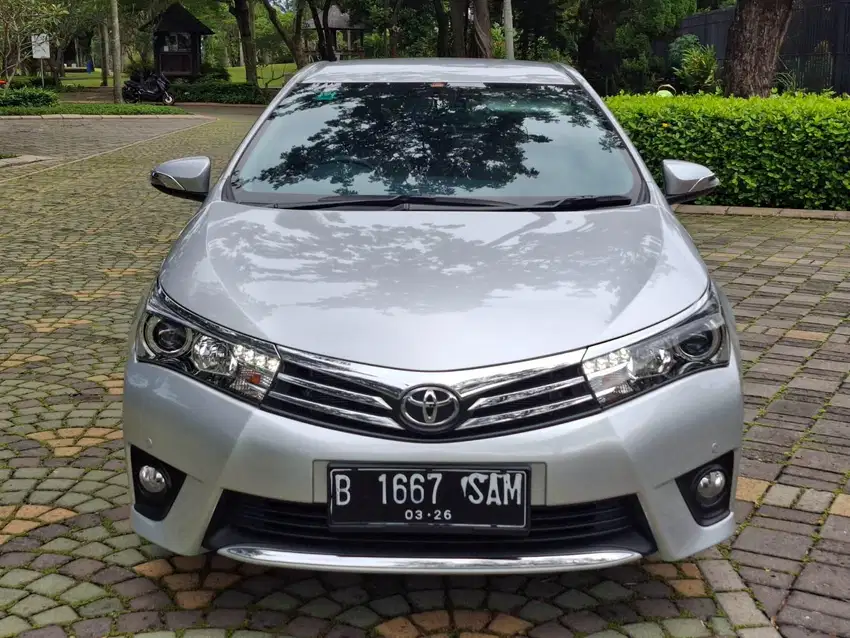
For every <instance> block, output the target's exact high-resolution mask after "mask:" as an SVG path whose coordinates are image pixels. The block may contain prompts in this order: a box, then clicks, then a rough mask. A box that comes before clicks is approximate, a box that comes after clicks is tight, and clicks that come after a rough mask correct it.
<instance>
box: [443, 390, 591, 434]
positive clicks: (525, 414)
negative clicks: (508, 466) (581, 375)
mask: <svg viewBox="0 0 850 638" xmlns="http://www.w3.org/2000/svg"><path fill="white" fill-rule="evenodd" d="M588 401H593V396H592V395H590V394H585V395H583V396H580V397H577V398H575V399H567V400H565V401H557V402H556V403H548V404H546V405H541V406H538V407H536V408H526V409H524V410H515V411H514V412H504V413H502V414H494V415H492V416H481V417H475V418H472V419H468V420H467V421H464V422H463V423H461V424H460V426H458V430H467V429H470V428H480V427H484V426H486V425H497V424H499V423H507V422H509V421H517V420H519V419H527V418H529V417H532V416H539V415H541V414H546V413H547V412H555V411H556V410H563V409H565V408H570V407H572V406H574V405H580V404H582V403H587V402H588Z"/></svg>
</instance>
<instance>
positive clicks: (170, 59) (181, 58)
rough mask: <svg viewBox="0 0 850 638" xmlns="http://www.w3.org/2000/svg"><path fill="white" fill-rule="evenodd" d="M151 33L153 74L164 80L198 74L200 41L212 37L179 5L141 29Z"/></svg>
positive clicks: (208, 31)
mask: <svg viewBox="0 0 850 638" xmlns="http://www.w3.org/2000/svg"><path fill="white" fill-rule="evenodd" d="M142 29H144V30H148V29H152V31H153V59H154V71H155V72H156V73H162V74H163V75H164V76H166V77H168V78H174V77H193V76H197V75H200V73H201V40H202V38H203V37H204V36H208V35H213V33H215V32H214V31H213V30H212V29H210V28H209V27H208V26H207V25H205V24H204V23H203V22H201V21H200V20H198V19H197V18H196V17H195V16H194V15H192V13H191V12H190V11H189V10H188V9H187V8H186V7H184V6H183V5H182V4H180V3H179V2H175V3H174V4H172V5H171V6H169V7H168V8H167V9H166V10H165V11H163V12H162V13H160V14H159V15H158V16H157V17H156V18H154V19H153V20H151V21H150V22H149V23H148V24H146V25H145V26H144V27H142Z"/></svg>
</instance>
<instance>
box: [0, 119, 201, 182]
mask: <svg viewBox="0 0 850 638" xmlns="http://www.w3.org/2000/svg"><path fill="white" fill-rule="evenodd" d="M204 121H205V120H203V119H202V118H192V119H188V118H187V119H182V118H181V119H147V118H137V119H133V120H126V119H123V120H122V119H114V120H113V119H107V120H93V121H92V120H88V119H86V120H53V119H50V120H47V119H45V120H41V119H21V120H19V119H11V118H0V155H2V154H4V153H14V154H15V155H37V156H40V157H46V158H50V159H49V160H47V161H45V162H39V163H38V164H32V165H29V166H16V167H7V168H3V169H0V182H2V181H4V180H5V179H8V178H10V177H16V178H17V177H21V176H23V175H28V174H30V173H32V172H33V171H37V170H41V169H43V168H45V167H47V166H55V165H58V164H61V163H62V162H66V161H68V160H73V159H75V158H80V157H88V156H90V155H94V154H96V153H102V152H104V151H108V150H111V149H114V148H118V147H121V146H126V145H127V144H132V143H134V142H139V141H142V140H147V139H149V138H151V137H154V136H157V135H163V134H165V133H171V132H174V131H179V130H181V129H184V128H189V127H192V126H197V125H198V124H201V123H203V122H204ZM79 187H80V189H81V190H83V189H88V188H89V186H88V185H87V184H85V183H80V184H79Z"/></svg>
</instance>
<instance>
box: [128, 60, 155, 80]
mask: <svg viewBox="0 0 850 638" xmlns="http://www.w3.org/2000/svg"><path fill="white" fill-rule="evenodd" d="M122 71H123V72H124V73H126V74H127V75H128V76H129V77H130V78H131V79H133V80H135V81H136V82H141V81H142V80H144V79H145V78H147V77H148V76H149V75H151V74H152V73H153V72H154V68H153V62H147V61H145V60H130V61H129V62H128V63H127V64H126V65H125V66H124V68H123V69H122Z"/></svg>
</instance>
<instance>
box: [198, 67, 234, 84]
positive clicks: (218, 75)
mask: <svg viewBox="0 0 850 638" xmlns="http://www.w3.org/2000/svg"><path fill="white" fill-rule="evenodd" d="M214 80H220V81H222V82H230V71H228V70H227V69H226V68H225V67H224V66H223V65H221V64H209V63H207V62H204V63H203V64H201V75H200V77H198V78H196V79H195V82H210V81H214Z"/></svg>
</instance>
